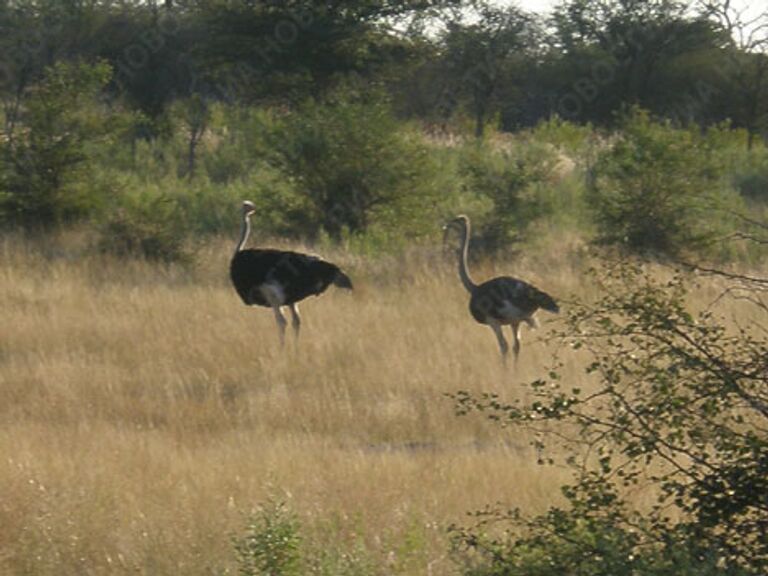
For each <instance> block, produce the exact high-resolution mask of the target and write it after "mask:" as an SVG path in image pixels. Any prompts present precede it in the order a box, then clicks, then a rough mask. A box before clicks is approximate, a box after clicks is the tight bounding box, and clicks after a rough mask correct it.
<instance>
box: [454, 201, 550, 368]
mask: <svg viewBox="0 0 768 576" xmlns="http://www.w3.org/2000/svg"><path fill="white" fill-rule="evenodd" d="M451 229H458V230H459V232H460V233H461V248H460V249H459V251H458V256H459V277H460V278H461V282H462V284H464V287H465V288H466V289H467V291H468V292H469V294H470V298H469V311H470V313H471V314H472V317H473V318H474V319H475V320H476V321H477V322H479V323H480V324H486V325H488V326H490V327H491V328H492V329H493V332H494V333H495V334H496V338H497V340H498V341H499V348H500V349H501V355H502V358H503V359H504V360H505V361H506V358H507V354H508V353H509V344H507V339H506V338H505V337H504V333H503V332H502V326H505V325H509V326H511V327H512V336H513V337H514V341H513V348H512V350H513V352H514V354H515V360H517V357H518V355H519V354H520V325H521V324H522V323H523V322H524V323H526V324H528V325H529V326H531V327H532V328H535V327H536V326H537V322H536V319H535V318H534V314H535V313H536V311H537V310H539V309H540V308H541V309H543V310H547V311H549V312H554V313H557V312H559V311H560V308H559V307H558V305H557V303H556V302H555V301H554V299H553V298H552V297H551V296H550V295H549V294H546V293H544V292H542V291H541V290H539V289H538V288H536V287H534V286H532V285H531V284H528V283H527V282H524V281H523V280H518V279H517V278H512V277H511V276H499V277H498V278H493V279H491V280H488V281H486V282H483V283H482V284H476V283H475V282H474V280H472V277H471V276H470V274H469V268H468V266H467V253H468V251H469V233H470V223H469V218H468V217H467V216H464V215H460V216H457V217H456V218H454V219H453V220H451V221H450V222H449V223H448V224H447V225H446V226H445V231H446V234H447V233H448V230H451Z"/></svg>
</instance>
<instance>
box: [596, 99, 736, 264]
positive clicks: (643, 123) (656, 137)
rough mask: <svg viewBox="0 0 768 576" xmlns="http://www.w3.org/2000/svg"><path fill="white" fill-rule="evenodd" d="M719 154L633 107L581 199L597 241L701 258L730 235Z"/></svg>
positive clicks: (692, 134) (730, 199)
mask: <svg viewBox="0 0 768 576" xmlns="http://www.w3.org/2000/svg"><path fill="white" fill-rule="evenodd" d="M721 152H722V150H721V149H720V148H719V147H718V146H716V141H709V140H708V139H707V138H706V137H705V136H702V135H701V134H700V133H699V132H698V131H697V130H696V129H689V130H681V129H674V128H672V127H671V126H670V125H669V124H666V123H656V122H654V121H652V120H651V118H650V117H649V115H648V114H647V113H646V112H644V111H641V110H638V109H635V110H633V111H632V113H631V114H630V115H629V116H627V117H626V118H625V120H624V122H623V125H622V131H621V132H620V134H618V135H617V136H616V142H615V143H614V144H613V145H612V146H611V147H610V148H608V149H607V150H606V151H605V152H603V153H602V154H601V155H600V157H599V158H598V161H597V163H596V165H595V166H594V168H593V174H592V183H591V184H592V185H591V189H590V190H589V194H588V201H589V202H590V204H591V208H592V210H593V212H594V215H595V219H596V224H597V227H598V241H599V242H602V243H606V244H616V245H621V246H624V247H626V248H628V249H629V250H631V251H635V252H652V253H656V254H661V255H667V256H678V255H680V254H682V253H685V252H706V251H708V249H710V247H711V245H712V243H713V241H714V240H716V239H717V238H718V237H719V236H723V235H725V234H726V233H728V232H729V231H730V229H729V221H730V219H729V217H728V216H727V215H728V208H729V207H731V206H730V205H732V204H733V203H734V202H736V201H737V199H736V198H735V196H734V195H733V194H732V192H731V190H730V188H729V186H728V185H727V183H726V181H725V179H724V177H723V171H724V165H723V162H722V160H721V158H720V156H719V155H720V153H721Z"/></svg>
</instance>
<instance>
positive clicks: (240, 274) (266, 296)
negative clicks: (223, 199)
mask: <svg viewBox="0 0 768 576" xmlns="http://www.w3.org/2000/svg"><path fill="white" fill-rule="evenodd" d="M255 209H256V207H255V206H254V204H253V202H250V201H248V200H246V201H244V202H243V231H242V234H241V236H240V241H239V242H238V243H237V248H235V253H234V255H233V256H232V262H231V263H230V266H229V275H230V278H231V279H232V284H233V285H234V286H235V290H237V293H238V294H239V295H240V298H242V299H243V302H245V303H246V304H247V305H249V306H252V305H256V306H266V307H269V308H272V310H273V312H274V313H275V320H277V327H278V329H279V330H280V342H281V344H282V343H284V342H285V327H286V325H287V321H286V319H285V316H283V313H282V312H281V310H280V308H281V307H282V306H287V307H288V308H289V309H290V311H291V317H292V325H293V330H294V332H295V334H296V337H298V335H299V329H300V328H301V318H300V316H299V309H298V306H297V305H296V303H297V302H300V301H301V300H303V299H304V298H306V297H307V296H311V295H313V294H314V295H319V294H322V293H323V292H325V289H326V288H328V286H329V285H331V284H335V285H336V286H339V287H340V288H348V289H350V290H351V289H352V281H351V280H350V279H349V277H348V276H347V275H346V274H344V272H342V271H341V270H340V269H339V267H338V266H336V265H335V264H331V263H330V262H326V261H325V260H322V259H321V258H318V257H317V256H310V255H309V254H301V253H299V252H290V251H286V250H272V249H264V250H253V249H243V246H245V243H246V241H247V240H248V234H249V233H250V231H251V221H250V216H251V214H253V212H254V211H255Z"/></svg>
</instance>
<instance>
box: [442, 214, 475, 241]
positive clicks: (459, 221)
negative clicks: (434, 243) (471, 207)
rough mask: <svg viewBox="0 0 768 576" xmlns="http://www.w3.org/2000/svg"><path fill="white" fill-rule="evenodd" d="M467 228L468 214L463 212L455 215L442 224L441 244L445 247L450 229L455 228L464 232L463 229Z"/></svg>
mask: <svg viewBox="0 0 768 576" xmlns="http://www.w3.org/2000/svg"><path fill="white" fill-rule="evenodd" d="M468 229H469V216H466V215H464V214H459V215H458V216H456V217H455V218H454V219H453V220H451V221H449V222H448V223H447V224H446V225H445V226H443V246H444V247H445V246H446V244H447V242H448V234H450V232H451V231H452V230H457V231H458V232H464V231H465V230H468Z"/></svg>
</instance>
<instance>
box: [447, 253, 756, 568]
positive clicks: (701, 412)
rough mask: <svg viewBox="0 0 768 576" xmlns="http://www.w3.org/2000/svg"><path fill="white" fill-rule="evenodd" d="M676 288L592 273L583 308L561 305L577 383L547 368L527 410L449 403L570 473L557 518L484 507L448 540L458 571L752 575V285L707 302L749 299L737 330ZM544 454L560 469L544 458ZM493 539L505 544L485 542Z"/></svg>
mask: <svg viewBox="0 0 768 576" xmlns="http://www.w3.org/2000/svg"><path fill="white" fill-rule="evenodd" d="M686 276H687V275H686V274H681V273H678V274H675V275H672V276H671V277H670V278H669V279H668V280H667V281H659V280H656V279H654V278H653V277H651V276H650V275H649V274H648V273H647V272H646V271H645V270H644V269H643V267H642V266H636V265H628V264H621V265H616V266H614V267H612V268H608V269H605V270H602V271H600V272H596V273H595V279H596V280H597V281H598V282H599V284H600V287H601V293H600V298H599V300H598V301H597V302H596V303H594V304H592V303H588V302H577V303H573V304H572V305H571V306H570V307H569V310H568V315H567V318H566V320H565V323H564V326H563V329H562V331H561V333H560V334H559V335H557V336H556V338H558V339H559V340H560V341H561V342H562V343H563V344H565V345H567V347H565V348H564V349H567V350H569V351H572V350H576V351H581V352H583V353H585V354H587V355H588V357H589V359H590V363H589V364H588V367H587V369H586V373H585V374H584V376H583V378H582V379H580V380H579V381H565V380H563V379H562V378H561V377H560V375H559V373H558V366H559V361H558V360H556V361H555V366H554V367H553V369H552V371H551V372H550V373H549V376H548V377H547V378H544V379H541V380H537V381H535V382H533V383H531V390H532V398H533V400H532V401H530V402H528V403H526V402H517V403H504V402H501V401H500V400H499V398H498V397H497V396H495V395H485V396H480V397H478V396H476V395H473V394H469V393H465V392H462V393H459V394H457V395H456V399H457V405H458V407H459V410H460V412H461V413H467V412H469V411H474V410H477V411H480V412H482V413H485V414H486V415H488V416H489V417H491V418H492V419H493V420H495V421H499V422H503V423H505V424H507V425H516V426H521V427H525V428H528V429H531V430H533V431H535V432H536V433H537V434H538V435H539V436H538V437H539V439H540V440H539V451H540V457H541V459H542V461H549V463H551V464H555V463H557V464H561V465H562V464H565V465H568V466H571V467H572V468H573V470H574V475H573V482H572V483H571V484H569V485H567V486H565V487H564V489H563V494H564V496H565V499H566V501H567V503H568V506H564V507H553V508H551V509H550V510H549V512H547V513H546V514H544V515H542V516H539V517H533V518H529V517H525V516H523V515H522V514H520V513H519V512H518V511H514V510H513V511H510V512H507V511H504V510H498V509H490V510H488V511H486V512H485V513H482V514H480V517H481V521H480V523H479V524H478V526H476V527H474V528H469V529H464V530H461V531H458V532H457V536H458V542H459V543H460V545H461V546H462V547H463V548H464V550H465V551H474V552H475V553H478V554H479V560H478V557H477V556H475V559H476V560H477V562H476V564H475V567H474V568H473V569H471V570H469V571H468V573H471V574H476V575H479V574H483V575H490V574H507V575H513V574H521V575H522V574H527V575H530V574H541V575H549V574H561V573H564V572H565V573H578V574H591V575H606V576H607V575H616V574H628V575H629V574H646V575H662V574H691V575H693V574H715V573H728V574H739V575H741V574H745V575H746V574H755V575H757V574H763V573H765V571H766V569H767V568H768V538H767V537H766V534H768V530H767V528H768V498H766V494H768V492H766V488H768V486H767V485H766V478H768V437H766V434H765V431H766V424H767V423H768V422H767V420H766V418H768V404H766V400H768V347H766V341H765V338H764V331H765V328H766V325H767V320H768V318H766V313H767V312H768V309H766V307H765V303H764V301H762V300H761V299H760V298H761V295H762V294H764V291H765V286H766V284H765V280H762V279H753V278H745V277H736V276H730V277H729V278H730V282H731V286H729V287H727V288H725V292H724V295H723V297H725V298H727V297H729V296H728V294H731V293H732V294H734V295H736V296H737V297H749V298H754V300H753V304H752V305H751V310H750V313H751V317H750V318H747V319H742V320H737V321H738V324H737V325H736V327H735V328H727V327H726V319H724V318H719V317H718V316H717V315H716V314H715V313H714V312H713V311H712V310H705V311H702V312H698V313H696V312H693V311H691V310H689V309H688V306H687V304H686V297H687V293H688V290H689V283H690V279H689V278H687V277H686ZM729 320H731V321H733V320H736V319H729ZM571 353H572V352H571ZM557 445H560V446H564V447H566V448H567V449H566V450H565V451H563V453H565V454H570V456H568V457H567V458H566V459H565V461H563V462H559V461H558V462H556V459H555V457H550V454H554V453H558V452H557V451H555V450H552V449H553V448H554V447H555V446H557ZM499 526H504V527H506V528H507V529H508V532H507V536H494V535H493V534H494V530H493V527H496V528H498V527H499ZM496 534H498V532H496Z"/></svg>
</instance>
